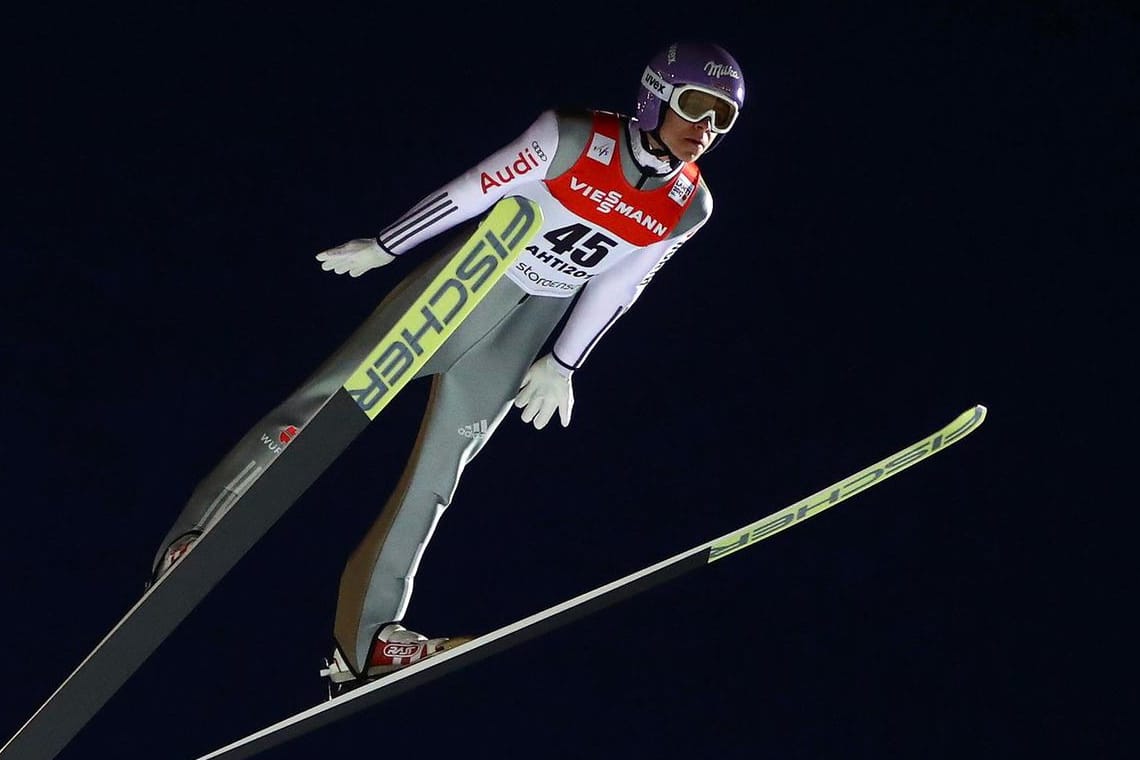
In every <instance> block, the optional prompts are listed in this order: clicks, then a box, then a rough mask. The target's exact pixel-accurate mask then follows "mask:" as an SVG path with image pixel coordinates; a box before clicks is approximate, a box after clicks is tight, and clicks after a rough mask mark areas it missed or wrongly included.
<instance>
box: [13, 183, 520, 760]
mask: <svg viewBox="0 0 1140 760" xmlns="http://www.w3.org/2000/svg"><path fill="white" fill-rule="evenodd" d="M541 223H542V212H541V211H540V209H539V207H538V205H537V204H535V203H533V202H532V201H530V200H527V199H524V198H519V197H516V196H509V197H507V198H504V199H503V200H501V201H499V203H498V204H496V205H495V207H494V208H492V209H491V210H490V212H489V213H488V214H487V215H486V216H485V217H484V219H483V220H482V221H481V222H480V224H479V226H478V227H477V228H476V230H475V232H474V234H473V235H472V236H471V237H470V238H469V239H468V240H467V241H466V242H465V243H463V245H462V246H460V248H459V249H458V250H457V251H456V253H455V254H453V255H452V257H451V258H450V259H449V260H448V262H447V263H446V265H445V266H444V267H443V269H442V270H441V271H440V272H439V274H438V275H436V277H435V278H434V279H433V280H432V281H431V283H429V285H428V287H427V288H426V289H425V290H424V291H423V292H422V293H421V294H420V295H419V296H418V297H417V299H416V300H415V302H414V303H412V305H411V306H410V307H409V309H408V310H407V311H406V312H405V313H404V314H403V316H401V318H400V319H399V320H398V321H397V322H396V324H395V325H394V326H393V327H392V329H391V330H389V331H388V332H387V333H386V334H385V335H384V336H383V338H381V340H380V341H379V342H378V343H377V344H376V346H375V347H374V348H373V349H372V351H371V352H370V353H369V355H368V356H367V357H366V358H365V359H364V360H363V361H362V362H361V363H360V364H359V365H358V367H357V368H356V370H355V371H354V372H353V373H352V374H351V376H350V377H349V379H348V380H347V381H346V382H345V383H344V385H343V386H342V387H340V388H339V389H338V390H337V391H336V393H334V394H333V395H332V396H331V397H330V398H329V400H328V401H327V402H325V404H324V406H322V407H321V409H320V410H319V411H318V412H317V414H316V415H314V416H313V418H312V419H311V420H310V421H309V422H308V423H307V424H306V425H305V426H304V427H303V428H302V429H301V430H300V431H299V432H298V434H297V435H296V437H295V438H293V440H292V441H290V442H289V444H288V445H287V446H286V447H285V448H284V449H283V450H282V451H281V453H280V454H279V455H278V456H277V457H276V458H275V459H274V460H273V461H272V463H271V464H270V465H269V466H268V467H266V468H265V469H264V470H263V471H261V472H260V473H259V474H256V475H255V477H256V479H255V480H253V481H252V483H250V484H249V485H248V486H247V487H246V489H245V490H244V491H243V492H242V493H241V495H240V497H238V498H237V499H236V500H234V501H233V502H232V503H231V504H230V505H229V507H228V508H227V510H226V512H225V514H224V515H223V516H221V517H220V518H219V519H218V520H217V522H215V523H214V524H213V525H212V526H211V527H210V529H209V530H207V531H206V533H204V534H203V535H202V536H201V537H200V538H199V539H198V541H197V542H196V543H195V545H194V549H193V550H192V551H190V552H188V553H187V554H185V555H184V556H183V557H182V558H180V559H179V560H178V561H177V562H176V564H175V565H174V566H173V567H172V568H171V569H170V571H168V572H167V573H166V574H165V575H164V576H163V577H162V578H161V579H159V581H158V582H157V583H155V584H153V585H152V586H151V587H150V588H148V589H147V590H146V592H145V593H144V594H143V596H142V598H141V599H140V600H139V601H138V602H137V603H136V604H135V605H134V606H133V607H131V609H130V610H129V611H128V612H127V613H126V615H125V616H124V617H123V618H122V619H121V620H120V621H119V622H118V624H116V625H115V626H114V628H112V630H111V631H110V633H108V634H107V635H106V636H105V637H104V638H103V640H102V641H101V642H100V643H99V644H98V645H97V646H96V647H95V649H94V650H93V651H92V652H91V654H89V655H88V656H87V658H86V659H84V660H83V661H82V662H81V663H80V664H79V666H78V667H77V668H76V669H75V670H74V671H73V672H72V673H71V675H70V676H69V677H68V678H67V679H66V680H65V681H64V682H63V684H62V685H61V686H60V687H59V688H58V689H56V691H55V692H54V693H53V694H52V695H51V696H50V697H49V698H48V699H47V701H46V702H45V703H44V704H43V705H42V706H41V707H40V708H39V709H38V710H37V711H36V712H35V713H34V714H33V715H32V717H31V718H29V719H28V721H27V722H26V723H25V724H24V725H23V726H22V727H21V728H20V729H19V731H17V732H16V734H15V735H14V736H13V737H12V738H11V739H10V740H9V741H8V742H7V743H6V744H5V745H4V746H3V747H2V748H0V758H2V760H51V759H52V758H54V757H55V756H56V755H57V754H58V753H59V752H60V751H62V750H63V748H64V747H65V746H66V745H67V743H68V742H70V741H71V740H72V739H73V738H74V737H75V735H76V734H77V733H79V731H80V730H82V728H83V727H84V726H85V725H86V724H87V722H88V721H89V720H91V718H92V717H94V715H95V714H96V713H97V712H98V711H99V710H100V709H101V708H102V707H103V705H104V704H106V702H107V701H108V700H109V699H110V698H111V697H112V696H113V695H114V694H115V692H117V691H118V690H119V688H120V687H121V686H122V685H123V684H124V683H125V682H126V681H127V679H128V678H130V677H131V675H132V674H133V673H134V672H135V671H136V670H138V668H139V667H140V666H141V665H142V663H143V662H144V661H145V660H146V659H147V658H148V657H150V655H151V654H152V653H153V652H154V651H155V649H157V648H158V646H159V645H160V644H161V643H162V642H163V641H164V640H165V639H166V638H167V637H168V636H169V635H170V634H171V633H172V632H173V631H174V629H175V628H176V627H177V626H178V625H179V624H180V623H181V622H182V621H183V620H184V619H185V618H186V616H187V615H189V614H190V612H191V611H192V610H193V609H194V608H195V607H196V606H197V605H198V603H199V602H200V601H201V600H202V599H203V598H204V597H205V596H206V594H208V593H209V592H210V590H211V589H213V588H214V586H216V585H217V584H218V583H219V582H220V581H221V579H222V577H223V576H224V575H225V574H226V573H227V572H229V570H230V569H231V568H232V567H233V566H234V565H235V564H236V563H237V561H238V560H239V559H241V557H242V556H244V555H245V553H246V552H247V551H248V550H249V549H250V548H251V547H252V546H253V544H255V543H256V542H257V541H258V540H259V539H260V538H261V537H262V536H263V535H264V534H265V533H266V531H268V530H269V528H270V527H272V526H273V524H274V523H275V522H277V520H278V519H279V518H280V517H281V516H282V515H283V514H284V513H285V512H286V511H287V510H288V509H289V508H290V507H291V506H292V505H293V504H294V503H295V502H296V501H297V499H299V498H300V497H301V495H302V494H303V493H304V492H305V490H306V489H308V487H309V486H310V485H312V483H313V482H314V481H315V480H316V479H317V478H318V477H319V476H320V474H321V473H323V472H324V471H325V469H327V468H328V466H329V465H330V464H332V462H333V461H334V460H335V459H336V458H337V457H338V456H339V455H340V454H341V452H343V451H344V450H345V449H346V448H347V447H348V445H349V444H350V443H351V442H352V441H353V440H354V439H355V438H356V437H357V436H358V435H359V434H360V433H361V432H362V431H363V430H364V429H365V428H366V427H367V425H368V424H369V422H371V421H372V420H373V419H375V418H376V416H377V415H378V414H379V413H380V411H381V410H382V409H384V407H385V406H386V405H387V404H388V403H389V402H390V401H391V400H392V398H393V397H394V396H395V395H396V394H397V393H398V392H399V391H400V389H401V388H403V387H404V385H406V384H407V382H408V380H410V379H411V378H412V377H413V376H414V375H415V374H416V372H417V371H418V370H419V369H420V368H421V367H422V366H423V365H424V364H425V363H426V362H427V360H428V359H429V358H430V357H431V356H432V355H433V354H434V353H435V351H436V350H438V348H439V347H440V346H441V345H442V344H443V342H444V341H445V340H446V339H447V338H448V336H450V335H451V334H452V333H453V332H454V331H455V329H456V328H457V327H458V326H459V324H460V323H461V322H462V321H463V320H464V319H465V318H466V317H467V316H468V315H469V314H470V313H471V311H472V310H473V309H474V308H475V306H476V305H477V304H478V303H479V302H480V301H481V300H482V299H483V297H484V296H485V295H486V294H487V292H488V291H490V290H491V286H492V285H494V283H495V282H497V281H498V280H499V278H501V277H502V275H503V274H504V273H505V272H506V271H507V270H508V269H509V268H510V267H511V266H512V265H513V263H514V260H515V259H516V258H517V257H518V255H519V253H520V252H521V251H522V250H523V248H524V246H526V245H527V243H529V242H530V240H531V238H532V237H533V236H534V234H535V233H536V232H537V231H538V229H539V227H540V226H541Z"/></svg>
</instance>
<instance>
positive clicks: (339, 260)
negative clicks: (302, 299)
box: [317, 238, 396, 277]
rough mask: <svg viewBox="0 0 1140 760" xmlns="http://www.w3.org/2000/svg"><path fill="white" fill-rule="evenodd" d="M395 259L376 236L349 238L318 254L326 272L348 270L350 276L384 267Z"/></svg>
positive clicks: (322, 267)
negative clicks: (382, 246) (381, 245)
mask: <svg viewBox="0 0 1140 760" xmlns="http://www.w3.org/2000/svg"><path fill="white" fill-rule="evenodd" d="M395 260H396V257H395V256H393V255H392V254H390V253H388V252H387V251H385V250H384V249H383V248H381V247H380V244H379V243H378V242H377V241H376V238H358V239H356V240H349V241H348V242H347V243H341V244H340V245H338V246H337V247H336V248H330V249H328V250H327V251H321V252H320V253H318V254H317V261H320V262H321V269H323V270H325V271H326V272H328V271H330V270H332V271H333V272H336V273H337V274H344V273H345V272H348V274H349V276H350V277H359V276H360V275H362V274H364V273H365V272H367V271H368V270H369V269H375V268H376V267H382V266H384V265H385V264H390V263H392V262H393V261H395Z"/></svg>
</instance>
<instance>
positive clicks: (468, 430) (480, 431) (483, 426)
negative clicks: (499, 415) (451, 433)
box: [459, 420, 487, 441]
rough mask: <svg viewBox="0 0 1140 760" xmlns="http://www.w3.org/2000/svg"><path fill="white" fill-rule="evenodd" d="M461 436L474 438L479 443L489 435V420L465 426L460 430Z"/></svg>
mask: <svg viewBox="0 0 1140 760" xmlns="http://www.w3.org/2000/svg"><path fill="white" fill-rule="evenodd" d="M459 434H460V435H461V436H463V437H464V438H472V439H474V440H476V441H477V440H479V439H480V438H482V437H483V436H484V435H486V434H487V420H479V421H478V422H475V423H473V424H471V425H464V426H463V427H461V428H459Z"/></svg>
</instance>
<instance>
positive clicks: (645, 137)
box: [641, 127, 681, 171]
mask: <svg viewBox="0 0 1140 760" xmlns="http://www.w3.org/2000/svg"><path fill="white" fill-rule="evenodd" d="M650 137H652V138H653V139H654V140H655V141H656V142H657V144H658V145H660V146H661V147H660V148H654V147H653V145H652V144H651V143H650V142H649V138H650ZM641 147H643V148H645V152H646V153H648V154H649V155H651V156H654V157H656V158H663V159H665V160H666V161H668V162H669V169H670V171H671V170H673V169H676V168H677V166H678V165H679V164H680V163H681V159H679V158H677V157H676V156H674V155H673V151H671V150H669V148H668V146H666V145H665V141H664V140H662V139H661V129H660V128H659V127H658V128H654V129H652V130H650V131H648V132H642V133H641Z"/></svg>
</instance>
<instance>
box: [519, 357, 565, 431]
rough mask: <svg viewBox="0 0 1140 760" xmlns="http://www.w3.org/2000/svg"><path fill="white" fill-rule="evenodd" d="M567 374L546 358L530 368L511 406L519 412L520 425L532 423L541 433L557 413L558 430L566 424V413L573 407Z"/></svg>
mask: <svg viewBox="0 0 1140 760" xmlns="http://www.w3.org/2000/svg"><path fill="white" fill-rule="evenodd" d="M571 372H572V370H568V369H565V368H564V367H563V366H562V365H561V364H559V363H558V362H557V361H556V360H555V359H554V357H553V356H551V355H550V354H547V355H546V356H544V357H542V358H541V359H539V360H538V361H536V362H535V363H534V364H532V365H531V366H530V369H528V370H527V371H526V375H525V376H524V377H523V381H522V386H521V387H520V388H519V393H518V396H516V397H515V406H517V407H518V408H519V409H522V410H523V411H522V419H523V422H531V421H533V422H534V426H535V428H537V429H538V430H542V429H543V428H544V427H546V423H548V422H550V418H551V417H553V416H554V410H555V409H557V410H558V418H559V419H560V420H562V427H566V426H567V425H569V424H570V410H571V409H572V408H573V407H574V388H573V387H572V386H571V384H570V373H571Z"/></svg>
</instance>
